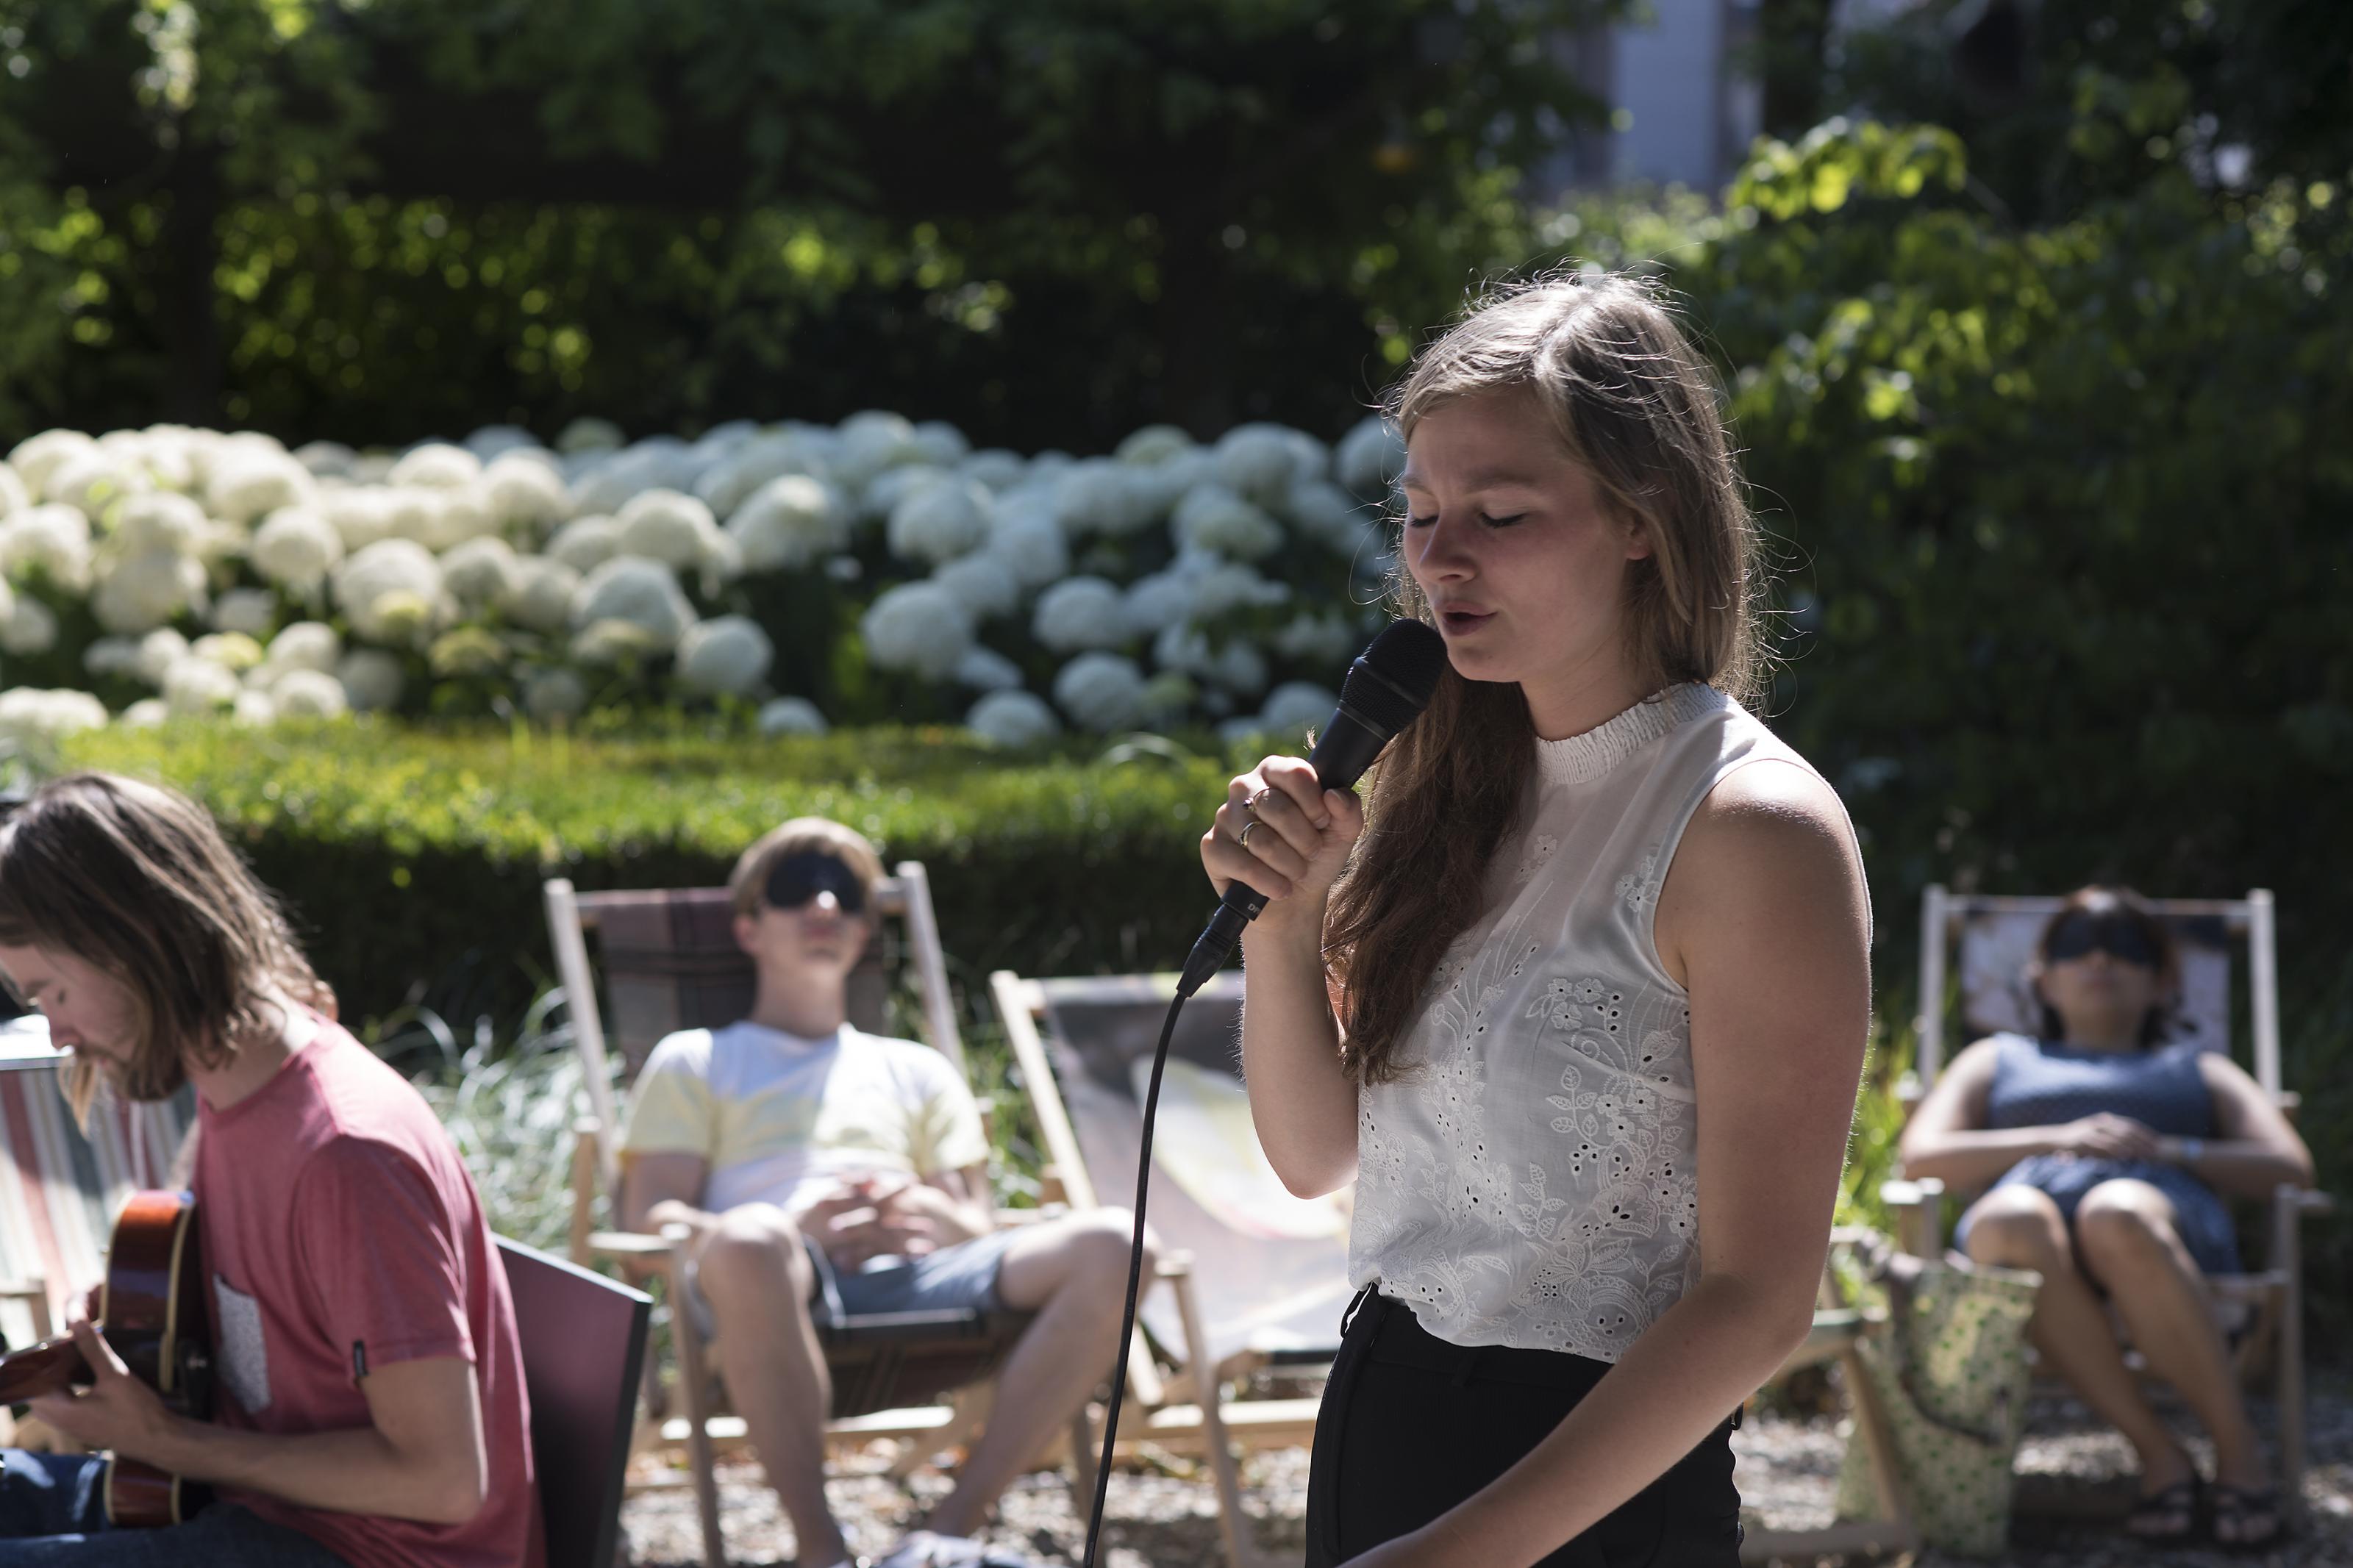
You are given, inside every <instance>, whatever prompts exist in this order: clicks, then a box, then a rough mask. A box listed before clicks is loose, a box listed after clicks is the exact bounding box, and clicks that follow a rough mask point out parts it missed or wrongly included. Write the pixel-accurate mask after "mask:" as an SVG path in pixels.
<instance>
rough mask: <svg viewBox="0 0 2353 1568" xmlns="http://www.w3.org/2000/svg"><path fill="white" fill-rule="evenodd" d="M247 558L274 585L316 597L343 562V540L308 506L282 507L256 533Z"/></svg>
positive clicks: (333, 527)
mask: <svg viewBox="0 0 2353 1568" xmlns="http://www.w3.org/2000/svg"><path fill="white" fill-rule="evenodd" d="M370 548H374V547H373V546H371V547H370ZM245 554H246V559H247V560H248V561H250V562H251V563H253V569H254V570H255V571H256V572H259V573H260V574H262V575H263V576H264V577H267V578H269V580H270V581H271V582H273V583H277V584H282V585H284V586H285V587H286V588H287V589H289V590H290V591H291V592H293V593H296V594H302V595H310V594H315V593H317V592H318V590H319V584H322V583H323V582H325V581H326V580H327V574H328V573H330V572H332V571H333V570H334V568H335V563H337V562H339V561H341V560H342V559H343V533H342V531H340V530H339V529H337V528H336V527H335V525H334V524H333V523H332V522H329V521H327V520H326V518H324V517H323V516H322V515H321V514H320V513H318V512H316V511H313V510H311V508H309V507H307V506H289V507H280V508H279V510H276V511H273V512H271V513H270V514H269V517H268V518H267V519H266V520H264V521H263V522H262V524H261V526H260V527H259V528H257V529H255V530H254V531H253V542H251V543H250V544H248V545H247V546H246V552H245Z"/></svg>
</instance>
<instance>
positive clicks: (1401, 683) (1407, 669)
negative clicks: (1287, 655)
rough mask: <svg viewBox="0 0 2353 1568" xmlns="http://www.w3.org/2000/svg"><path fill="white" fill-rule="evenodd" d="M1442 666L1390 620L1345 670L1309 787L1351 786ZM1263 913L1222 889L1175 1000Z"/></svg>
mask: <svg viewBox="0 0 2353 1568" xmlns="http://www.w3.org/2000/svg"><path fill="white" fill-rule="evenodd" d="M1445 668H1446V639H1445V638H1444V637H1440V636H1439V635H1438V633H1437V632H1436V631H1435V630H1434V629H1432V628H1431V627H1430V626H1424V625H1423V624H1422V623H1421V622H1419V621H1392V622H1390V623H1389V624H1388V626H1385V627H1383V628H1382V630H1381V634H1380V636H1378V637H1375V638H1374V639H1373V642H1372V646H1371V647H1367V648H1366V649H1365V651H1364V652H1363V654H1361V655H1360V656H1358V658H1357V659H1356V663H1354V664H1352V665H1350V666H1349V667H1348V675H1347V679H1345V680H1343V681H1342V682H1341V683H1340V706H1339V707H1337V708H1335V709H1334V710H1333V711H1332V721H1331V722H1330V723H1329V724H1327V725H1325V726H1324V733H1323V735H1322V737H1321V738H1319V739H1318V740H1317V741H1316V742H1315V749H1314V751H1313V752H1309V753H1308V757H1307V763H1308V765H1309V766H1310V767H1313V768H1314V770H1315V779H1316V782H1317V783H1318V784H1322V785H1323V786H1324V788H1325V789H1352V788H1354V787H1355V786H1356V781H1357V780H1358V779H1359V778H1361V777H1363V776H1364V772H1365V770H1366V768H1368V767H1371V766H1372V765H1373V759H1374V758H1375V757H1377V756H1379V755H1380V754H1381V748H1382V747H1384V746H1386V745H1388V743H1389V740H1390V737H1392V736H1394V735H1395V734H1396V733H1397V732H1398V731H1400V730H1402V729H1404V728H1405V727H1406V726H1407V725H1409V724H1410V723H1412V722H1413V721H1415V720H1416V719H1418V718H1419V717H1421V710H1423V709H1424V708H1427V707H1429V706H1430V697H1431V695H1432V694H1434V693H1435V692H1436V691H1437V690H1438V678H1439V676H1440V674H1441V673H1442V672H1443V671H1444V670H1445ZM1265 908H1266V895H1265V894H1264V893H1261V892H1260V891H1258V890H1257V889H1254V888H1252V887H1250V886H1249V885H1248V884H1247V883H1244V882H1241V881H1239V880H1237V881H1235V882H1233V883H1230V884H1229V886H1228V887H1227V889H1226V896H1225V897H1224V898H1223V899H1221V900H1219V903H1218V911H1217V913H1215V914H1213V915H1211V916H1210V917H1209V923H1208V926H1207V927H1205V928H1204V929H1203V930H1202V931H1201V935H1200V938H1199V940H1198V941H1197V942H1194V943H1193V952H1192V955H1191V956H1190V957H1188V958H1187V959H1186V960H1185V973H1184V975H1183V977H1182V978H1180V979H1179V980H1178V981H1177V982H1176V994H1177V995H1178V996H1179V997H1186V996H1190V995H1192V994H1193V993H1195V992H1196V991H1198V990H1199V989H1200V988H1201V987H1202V985H1203V984H1206V983H1207V982H1208V978H1209V976H1210V975H1212V974H1215V973H1217V972H1218V971H1219V970H1220V969H1222V968H1224V967H1225V963H1226V960H1227V959H1229V958H1230V957H1232V956H1233V952H1234V944H1235V943H1236V942H1240V940H1241V935H1242V927H1244V926H1246V925H1248V924H1249V923H1250V921H1254V920H1256V919H1258V917H1259V911H1260V910H1263V909H1265Z"/></svg>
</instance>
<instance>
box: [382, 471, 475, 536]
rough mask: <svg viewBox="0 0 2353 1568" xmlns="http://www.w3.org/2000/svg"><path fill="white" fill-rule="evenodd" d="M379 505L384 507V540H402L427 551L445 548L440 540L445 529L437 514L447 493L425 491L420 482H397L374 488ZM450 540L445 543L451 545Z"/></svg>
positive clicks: (446, 498)
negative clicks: (378, 497) (411, 483)
mask: <svg viewBox="0 0 2353 1568" xmlns="http://www.w3.org/2000/svg"><path fill="white" fill-rule="evenodd" d="M376 494H377V495H378V496H380V497H382V498H383V499H382V500H381V502H380V504H381V505H382V506H383V507H384V509H385V538H387V539H406V540H408V541H409V542H412V543H416V544H421V545H423V546H424V547H425V548H426V549H427V550H438V549H446V548H447V545H445V544H443V543H442V541H443V539H444V538H445V537H447V530H445V529H444V528H443V526H442V523H441V513H442V511H443V510H445V509H446V508H447V507H448V503H449V495H450V492H448V491H446V490H428V489H426V488H425V487H424V486H422V485H401V486H397V487H395V488H391V489H382V490H378V491H377V492H376ZM456 542H457V541H456V540H454V539H451V540H449V541H448V543H450V544H455V543H456Z"/></svg>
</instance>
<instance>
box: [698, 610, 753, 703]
mask: <svg viewBox="0 0 2353 1568" xmlns="http://www.w3.org/2000/svg"><path fill="white" fill-rule="evenodd" d="M775 663H776V644H775V643H773V642H770V641H769V640H768V634H767V633H766V632H765V631H762V630H761V629H760V623H759V622H757V621H754V620H753V619H752V618H751V617H750V616H714V617H713V618H712V619H710V620H707V621H701V622H698V623H696V624H695V625H694V626H690V627H688V628H687V631H686V635H685V636H684V637H681V638H679V639H678V679H679V684H680V685H681V686H683V687H685V688H686V689H688V690H689V691H699V692H703V693H706V694H708V695H711V696H718V697H748V696H750V695H751V694H752V693H753V692H754V690H756V689H758V688H759V685H760V683H761V682H762V681H764V680H765V679H768V668H769V667H770V666H771V665H773V664H775Z"/></svg>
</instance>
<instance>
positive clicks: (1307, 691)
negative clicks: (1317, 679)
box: [1258, 680, 1340, 735]
mask: <svg viewBox="0 0 2353 1568" xmlns="http://www.w3.org/2000/svg"><path fill="white" fill-rule="evenodd" d="M1339 702H1340V697H1339V694H1338V693H1337V692H1335V691H1333V690H1332V689H1330V688H1328V687H1323V686H1318V685H1316V684H1315V683H1314V681H1311V680H1286V681H1284V682H1283V683H1282V685H1280V686H1278V687H1276V688H1275V689H1273V690H1272V691H1270V692H1268V693H1267V694H1266V706H1265V707H1264V708H1262V709H1261V710H1259V716H1258V718H1259V727H1260V728H1261V729H1264V730H1270V731H1277V732H1280V733H1282V734H1284V735H1296V734H1298V733H1299V731H1303V730H1308V729H1315V730H1321V729H1322V728H1323V727H1324V725H1325V724H1327V723H1329V722H1330V721H1331V719H1332V710H1333V709H1335V708H1336V707H1338V706H1339Z"/></svg>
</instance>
